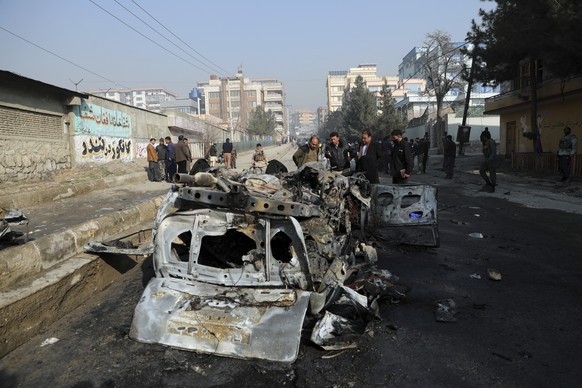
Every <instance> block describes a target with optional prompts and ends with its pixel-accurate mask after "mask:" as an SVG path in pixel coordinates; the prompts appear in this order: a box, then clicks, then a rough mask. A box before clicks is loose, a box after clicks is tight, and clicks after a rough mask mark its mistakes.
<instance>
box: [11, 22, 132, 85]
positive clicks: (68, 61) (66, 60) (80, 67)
mask: <svg viewBox="0 0 582 388" xmlns="http://www.w3.org/2000/svg"><path fill="white" fill-rule="evenodd" d="M0 29H2V30H4V31H6V32H7V33H9V34H11V35H13V36H15V37H17V38H18V39H21V40H23V41H25V42H26V43H28V44H31V45H33V46H34V47H36V48H39V49H41V50H42V51H45V52H47V53H49V54H51V55H54V56H55V57H57V58H59V59H61V60H63V61H65V62H67V63H69V64H71V65H73V66H76V67H78V68H79V69H81V70H84V71H86V72H88V73H90V74H93V75H94V76H97V77H99V78H101V79H104V80H105V81H107V82H111V83H112V84H114V85H118V86H121V87H123V88H126V89H129V88H128V87H127V86H124V85H121V84H120V83H117V82H115V81H113V80H110V79H109V78H107V77H104V76H102V75H100V74H97V73H95V72H94V71H91V70H89V69H87V68H85V67H83V66H81V65H78V64H76V63H75V62H73V61H70V60H68V59H66V58H63V57H61V56H60V55H58V54H55V53H53V52H52V51H50V50H48V49H45V48H44V47H41V46H39V45H37V44H36V43H33V42H31V41H30V40H28V39H25V38H23V37H22V36H20V35H18V34H15V33H14V32H12V31H9V30H7V29H6V28H4V27H1V26H0Z"/></svg>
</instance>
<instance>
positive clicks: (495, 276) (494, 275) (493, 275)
mask: <svg viewBox="0 0 582 388" xmlns="http://www.w3.org/2000/svg"><path fill="white" fill-rule="evenodd" d="M487 273H488V274H489V279H491V280H496V281H500V280H501V272H499V271H498V270H496V269H492V268H490V269H488V270H487Z"/></svg>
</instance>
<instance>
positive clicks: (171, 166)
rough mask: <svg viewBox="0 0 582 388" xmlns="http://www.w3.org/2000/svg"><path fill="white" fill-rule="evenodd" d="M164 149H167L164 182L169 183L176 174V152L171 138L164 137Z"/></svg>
mask: <svg viewBox="0 0 582 388" xmlns="http://www.w3.org/2000/svg"><path fill="white" fill-rule="evenodd" d="M166 148H167V149H168V159H167V160H166V176H165V179H166V182H171V181H172V178H173V177H174V174H175V173H176V151H175V149H174V148H175V147H174V143H172V138H171V137H170V136H166Z"/></svg>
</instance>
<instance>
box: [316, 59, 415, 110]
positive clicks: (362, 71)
mask: <svg viewBox="0 0 582 388" xmlns="http://www.w3.org/2000/svg"><path fill="white" fill-rule="evenodd" d="M358 76H361V77H362V79H363V80H364V83H365V84H366V87H367V88H368V90H369V91H370V92H371V93H372V94H373V95H374V96H375V97H376V99H377V100H378V101H379V100H380V99H381V91H382V87H383V86H384V84H386V85H387V86H388V88H389V89H390V90H391V91H392V97H393V98H394V99H396V101H398V100H399V99H400V98H403V97H404V95H405V93H406V92H407V91H409V90H418V89H423V90H424V88H425V85H426V82H425V81H424V80H422V79H407V80H405V82H403V81H401V80H400V79H399V78H398V77H397V76H380V75H378V74H377V67H376V65H375V64H361V65H359V66H358V67H352V68H350V69H349V70H348V71H330V72H329V73H328V75H327V82H326V87H327V111H328V113H331V112H335V111H337V110H339V109H340V108H341V107H342V103H343V100H344V97H345V95H346V93H348V92H349V91H350V90H351V89H352V88H353V87H354V86H355V82H356V78H357V77H358Z"/></svg>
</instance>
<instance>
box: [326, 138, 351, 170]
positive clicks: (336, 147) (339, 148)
mask: <svg viewBox="0 0 582 388" xmlns="http://www.w3.org/2000/svg"><path fill="white" fill-rule="evenodd" d="M329 140H330V143H329V144H328V145H327V147H326V149H325V155H324V156H325V157H326V158H328V159H329V165H330V169H331V171H343V170H345V169H349V168H350V160H352V157H353V152H352V150H351V149H350V148H349V147H348V145H347V144H345V143H344V142H343V141H342V140H341V139H340V137H339V134H338V133H337V132H332V133H331V134H330V135H329Z"/></svg>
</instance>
